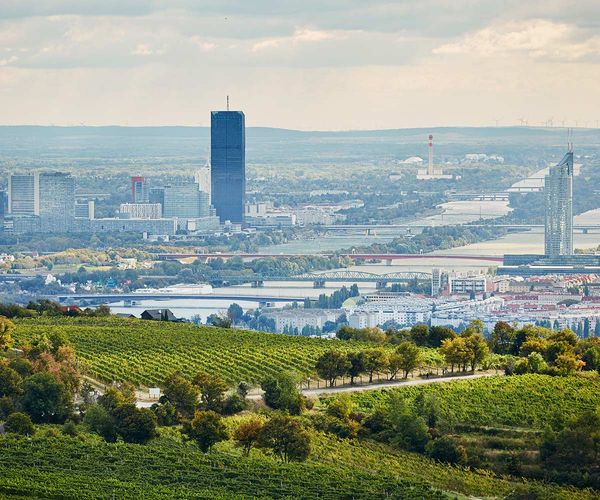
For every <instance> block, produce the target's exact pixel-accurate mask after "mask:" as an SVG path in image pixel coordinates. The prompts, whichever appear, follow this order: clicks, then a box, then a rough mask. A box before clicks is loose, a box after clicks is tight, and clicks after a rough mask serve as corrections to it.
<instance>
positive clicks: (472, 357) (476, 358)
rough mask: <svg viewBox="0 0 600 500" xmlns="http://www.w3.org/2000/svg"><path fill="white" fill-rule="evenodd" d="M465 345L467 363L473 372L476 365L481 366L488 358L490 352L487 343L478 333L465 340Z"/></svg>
mask: <svg viewBox="0 0 600 500" xmlns="http://www.w3.org/2000/svg"><path fill="white" fill-rule="evenodd" d="M465 345H466V347H467V350H468V353H469V358H468V359H469V363H470V364H471V371H472V372H474V371H475V368H476V367H477V365H479V364H481V363H482V362H483V360H484V359H485V358H486V357H487V356H488V354H489V352H490V350H489V348H488V345H487V342H486V341H485V339H484V338H483V335H481V334H480V333H474V334H473V335H469V336H468V337H467V338H465Z"/></svg>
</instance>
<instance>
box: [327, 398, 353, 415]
mask: <svg viewBox="0 0 600 500" xmlns="http://www.w3.org/2000/svg"><path fill="white" fill-rule="evenodd" d="M353 409H354V402H353V401H352V398H351V397H350V396H349V395H348V394H340V395H339V396H337V397H336V398H333V399H332V400H330V401H329V404H328V405H327V415H330V416H332V417H335V418H339V419H340V420H348V419H349V418H350V414H351V413H352V410H353Z"/></svg>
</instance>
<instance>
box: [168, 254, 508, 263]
mask: <svg viewBox="0 0 600 500" xmlns="http://www.w3.org/2000/svg"><path fill="white" fill-rule="evenodd" d="M156 256H157V258H158V260H183V259H206V260H210V259H218V258H221V259H225V260H227V259H232V258H234V257H239V258H241V259H244V260H252V259H263V258H265V259H266V258H272V259H292V258H296V257H335V256H338V257H349V258H351V259H354V260H382V261H390V260H392V261H393V260H405V259H453V260H454V259H455V260H483V261H490V262H502V257H501V256H498V255H467V254H465V255H461V254H430V253H424V254H401V253H336V254H333V253H316V252H314V253H311V252H306V253H279V254H270V253H160V254H157V255H156Z"/></svg>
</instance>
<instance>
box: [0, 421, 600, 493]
mask: <svg viewBox="0 0 600 500" xmlns="http://www.w3.org/2000/svg"><path fill="white" fill-rule="evenodd" d="M45 434H46V435H39V436H35V437H33V438H31V439H26V438H16V437H9V436H3V437H0V496H2V497H3V498H4V497H6V496H14V497H20V496H35V497H38V498H65V499H75V498H77V499H79V498H109V497H111V496H112V495H114V497H115V498H140V497H142V496H143V497H144V498H228V499H229V498H324V499H334V498H335V499H337V498H355V499H361V498H369V499H377V498H388V499H389V498H398V499H409V500H410V499H429V498H431V499H441V498H448V497H450V498H456V497H457V496H459V495H468V496H477V497H496V498H503V497H506V496H507V495H509V494H510V493H511V492H513V491H514V490H515V489H519V488H525V487H526V488H530V489H531V488H536V489H540V491H543V493H544V496H543V498H556V499H565V500H566V499H587V498H593V497H594V496H593V493H592V492H589V491H584V490H576V489H571V488H559V487H557V486H550V485H542V484H541V483H535V482H530V483H529V486H524V485H523V483H521V482H519V481H517V480H511V479H509V478H506V477H504V478H499V477H494V476H493V475H491V474H490V473H486V472H471V471H468V470H463V469H459V468H454V467H451V466H447V465H443V464H440V463H438V462H434V461H432V460H428V459H426V458H424V457H421V456H419V455H415V454H412V453H405V452H399V451H395V450H392V449H391V448H389V447H386V446H384V445H379V444H376V443H370V442H361V441H358V440H355V441H347V440H338V439H336V438H332V437H328V436H325V435H322V434H315V435H314V436H313V455H312V456H311V458H310V459H309V461H308V462H304V463H290V464H283V463H281V462H279V461H278V460H276V459H274V458H272V457H270V456H267V455H265V454H263V453H262V452H261V451H258V450H254V451H253V452H252V453H251V455H250V457H249V458H242V457H241V455H240V453H241V452H240V451H239V450H237V449H235V448H234V447H233V443H232V442H224V443H221V444H220V445H218V446H217V447H216V451H213V452H212V453H209V454H203V453H201V452H200V451H199V450H198V449H197V448H196V447H195V446H194V445H192V444H189V443H183V442H181V440H180V439H178V438H177V437H175V433H172V432H165V435H164V436H163V437H161V438H159V439H156V440H154V441H152V442H151V443H150V444H148V445H132V444H123V443H118V444H110V443H106V442H103V441H101V440H99V439H98V438H97V436H92V435H80V436H79V437H77V438H71V437H65V436H48V434H52V433H48V432H46V433H45ZM40 464H43V465H42V466H40ZM457 494H459V495H457ZM540 498H541V497H540Z"/></svg>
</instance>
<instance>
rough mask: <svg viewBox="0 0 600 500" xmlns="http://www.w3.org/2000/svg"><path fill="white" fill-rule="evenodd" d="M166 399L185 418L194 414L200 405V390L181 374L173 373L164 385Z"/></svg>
mask: <svg viewBox="0 0 600 500" xmlns="http://www.w3.org/2000/svg"><path fill="white" fill-rule="evenodd" d="M162 390H163V394H164V396H165V398H166V399H167V400H168V401H170V402H171V403H172V404H173V405H174V406H175V408H177V411H178V412H179V413H180V414H181V415H182V416H184V417H189V416H191V415H193V414H194V410H195V409H196V404H197V403H198V392H199V390H198V388H197V387H195V386H194V385H192V384H191V383H190V382H188V381H187V380H186V379H184V378H183V377H182V376H181V375H180V374H179V373H172V374H171V375H169V376H168V377H167V378H166V379H165V381H164V382H163V383H162Z"/></svg>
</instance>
